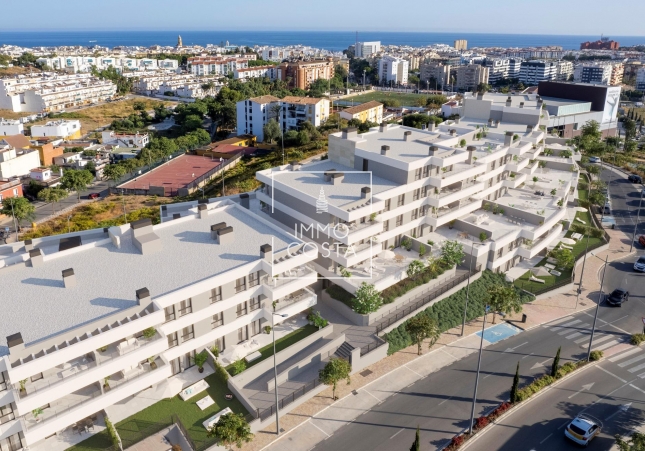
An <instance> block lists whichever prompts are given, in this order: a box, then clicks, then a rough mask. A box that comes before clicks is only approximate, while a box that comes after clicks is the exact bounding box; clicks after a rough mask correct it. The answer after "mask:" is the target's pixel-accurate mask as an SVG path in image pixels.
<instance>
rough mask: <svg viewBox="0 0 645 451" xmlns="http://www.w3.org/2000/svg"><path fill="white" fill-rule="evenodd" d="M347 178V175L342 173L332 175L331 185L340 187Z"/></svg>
mask: <svg viewBox="0 0 645 451" xmlns="http://www.w3.org/2000/svg"><path fill="white" fill-rule="evenodd" d="M344 178H345V174H343V173H342V172H334V173H333V174H331V183H332V185H340V184H341V183H342V181H343V179H344Z"/></svg>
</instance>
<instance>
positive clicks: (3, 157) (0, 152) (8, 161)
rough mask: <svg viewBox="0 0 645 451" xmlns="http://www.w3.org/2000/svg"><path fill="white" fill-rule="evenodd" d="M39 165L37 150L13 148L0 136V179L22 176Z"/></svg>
mask: <svg viewBox="0 0 645 451" xmlns="http://www.w3.org/2000/svg"><path fill="white" fill-rule="evenodd" d="M38 166H40V156H39V155H38V151H37V150H31V149H29V150H23V149H15V148H13V147H11V146H9V145H7V144H6V142H3V141H2V138H0V179H8V178H12V177H22V176H23V175H29V171H31V170H32V169H33V168H37V167H38Z"/></svg>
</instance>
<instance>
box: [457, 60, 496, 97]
mask: <svg viewBox="0 0 645 451" xmlns="http://www.w3.org/2000/svg"><path fill="white" fill-rule="evenodd" d="M488 82H489V80H488V67H485V66H482V65H479V64H469V65H468V66H459V67H457V82H456V83H455V89H456V90H458V91H472V90H475V89H477V86H479V84H480V83H488Z"/></svg>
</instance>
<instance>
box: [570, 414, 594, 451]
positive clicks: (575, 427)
mask: <svg viewBox="0 0 645 451" xmlns="http://www.w3.org/2000/svg"><path fill="white" fill-rule="evenodd" d="M601 428H602V423H601V422H600V420H598V419H596V418H594V417H592V416H591V415H578V416H577V417H576V418H574V419H573V421H572V422H571V423H569V426H567V428H566V429H565V430H564V436H565V437H567V438H568V439H570V440H573V441H574V442H576V443H577V444H579V445H583V446H587V445H588V444H589V442H590V441H591V440H592V439H593V438H594V437H595V436H597V435H598V434H600V429H601Z"/></svg>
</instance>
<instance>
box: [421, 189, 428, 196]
mask: <svg viewBox="0 0 645 451" xmlns="http://www.w3.org/2000/svg"><path fill="white" fill-rule="evenodd" d="M421 197H428V187H427V186H424V187H423V188H421Z"/></svg>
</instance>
